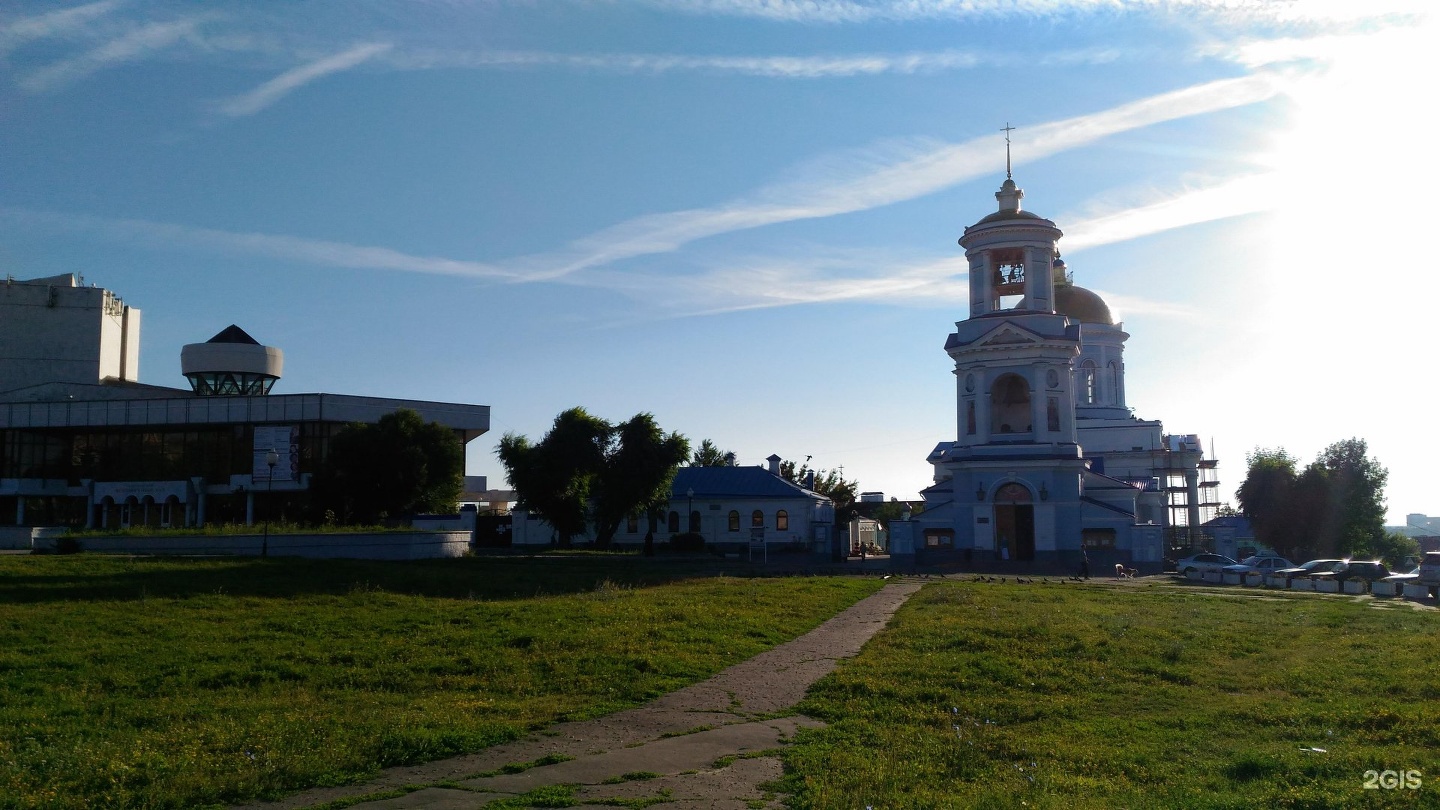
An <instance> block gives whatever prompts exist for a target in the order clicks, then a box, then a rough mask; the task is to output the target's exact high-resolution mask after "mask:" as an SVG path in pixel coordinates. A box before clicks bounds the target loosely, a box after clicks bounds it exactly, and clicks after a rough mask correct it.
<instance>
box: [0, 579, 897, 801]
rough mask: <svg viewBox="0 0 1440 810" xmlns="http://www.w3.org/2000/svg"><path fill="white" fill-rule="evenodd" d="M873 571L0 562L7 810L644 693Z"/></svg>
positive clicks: (403, 744)
mask: <svg viewBox="0 0 1440 810" xmlns="http://www.w3.org/2000/svg"><path fill="white" fill-rule="evenodd" d="M878 587H879V582H878V581H877V580H874V579H871V580H860V579H851V578H832V579H822V578H775V579H740V578H734V577H724V576H715V572H714V567H713V566H712V565H709V564H696V565H690V564H685V563H676V562H649V561H644V560H640V559H638V558H629V559H618V560H617V559H613V558H608V557H601V556H589V557H570V558H565V557H559V558H545V559H536V560H509V559H463V560H437V561H422V562H409V563H376V562H355V561H339V560H332V561H304V560H268V561H264V560H253V559H250V560H239V559H236V560H226V561H185V560H165V559H134V560H131V559H123V558H113V557H97V556H90V555H78V556H61V557H33V556H8V557H0V807H3V808H22V807H23V808H32V807H35V808H81V807H87V808H94V807H104V808H140V807H144V808H192V807H199V806H206V805H218V804H224V803H230V802H238V801H242V800H246V799H251V798H256V797H274V796H278V795H281V794H284V793H286V792H290V791H294V790H297V789H301V788H305V787H310V786H316V785H328V784H340V783H345V782H350V781H355V780H358V779H361V778H363V777H365V776H367V775H371V774H373V773H375V772H376V771H377V770H378V769H379V768H382V767H385V766H389V765H398V764H406V763H416V762H422V761H427V760H432V759H436V758H440V757H444V756H449V755H454V754H459V753H463V752H469V751H475V750H478V749H480V748H483V747H485V746H488V745H492V744H494V743H497V742H501V741H504V740H508V739H513V738H514V737H516V736H518V735H519V734H521V733H522V732H523V731H525V730H527V729H531V728H534V727H537V726H543V725H546V724H549V723H552V722H555V721H557V720H561V719H575V718H583V717H589V716H594V715H598V714H602V713H606V712H610V711H613V710H616V709H619V708H623V707H627V706H633V705H636V704H639V703H642V702H644V701H646V700H648V699H650V698H653V697H655V696H657V695H659V694H662V693H664V692H667V691H670V690H673V689H676V688H678V687H680V686H683V685H685V684H688V683H691V682H694V681H697V680H700V679H703V678H705V677H708V676H709V675H711V674H713V673H715V672H717V671H719V670H720V669H723V668H724V667H726V666H728V665H730V664H732V663H735V662H737V661H740V660H743V659H745V658H748V657H750V656H753V655H755V654H757V653H759V652H760V651H762V650H764V649H766V648H769V647H771V646H773V645H775V644H776V643H779V642H781V641H783V640H786V639H789V638H792V637H794V636H796V635H798V634H800V633H802V632H804V631H806V630H808V629H810V628H811V627H814V626H815V625H817V624H819V623H820V622H821V621H823V620H824V619H827V618H829V617H830V616H832V615H834V614H835V613H837V612H838V611H840V610H841V609H843V608H844V607H846V606H847V605H849V604H851V603H853V602H854V601H856V600H858V599H860V598H862V597H863V596H865V595H868V594H869V593H871V592H873V591H874V590H875V589H876V588H878Z"/></svg>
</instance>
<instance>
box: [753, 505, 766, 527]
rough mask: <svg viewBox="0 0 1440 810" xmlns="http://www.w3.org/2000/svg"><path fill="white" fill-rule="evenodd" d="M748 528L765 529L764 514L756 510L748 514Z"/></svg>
mask: <svg viewBox="0 0 1440 810" xmlns="http://www.w3.org/2000/svg"><path fill="white" fill-rule="evenodd" d="M750 528H752V529H763V528H765V513H764V512H761V511H760V510H759V509H756V510H755V511H754V512H751V513H750Z"/></svg>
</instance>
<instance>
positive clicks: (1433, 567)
mask: <svg viewBox="0 0 1440 810" xmlns="http://www.w3.org/2000/svg"><path fill="white" fill-rule="evenodd" d="M1420 584H1421V585H1429V586H1430V587H1432V588H1434V587H1435V586H1437V585H1440V551H1427V552H1425V557H1424V559H1422V560H1420Z"/></svg>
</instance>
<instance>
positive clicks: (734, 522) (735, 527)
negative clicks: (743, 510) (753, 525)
mask: <svg viewBox="0 0 1440 810" xmlns="http://www.w3.org/2000/svg"><path fill="white" fill-rule="evenodd" d="M725 525H726V528H728V529H729V530H730V531H732V532H738V531H740V513H739V512H738V511H736V510H734V509H731V510H730V517H729V518H728V519H727V521H726V524H725Z"/></svg>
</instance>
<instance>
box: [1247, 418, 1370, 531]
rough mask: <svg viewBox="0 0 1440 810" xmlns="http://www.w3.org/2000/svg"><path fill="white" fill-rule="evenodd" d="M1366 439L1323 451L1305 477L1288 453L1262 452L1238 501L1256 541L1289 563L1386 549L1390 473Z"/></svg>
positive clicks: (1252, 457)
mask: <svg viewBox="0 0 1440 810" xmlns="http://www.w3.org/2000/svg"><path fill="white" fill-rule="evenodd" d="M1367 450H1368V448H1367V447H1366V444H1365V442H1364V441H1363V440H1361V439H1346V440H1345V441H1341V442H1336V443H1334V444H1332V445H1330V446H1329V447H1327V448H1325V450H1324V451H1323V452H1321V453H1320V455H1319V457H1318V458H1316V459H1315V461H1314V462H1312V463H1311V464H1309V465H1308V466H1306V467H1305V469H1304V470H1303V471H1301V472H1299V473H1297V472H1296V469H1295V468H1296V461H1295V459H1294V457H1292V456H1290V455H1289V454H1288V453H1286V452H1285V451H1284V450H1283V449H1279V448H1276V449H1265V448H1256V449H1255V450H1254V451H1253V452H1251V453H1250V454H1249V455H1247V456H1246V461H1247V462H1248V465H1249V468H1248V470H1247V472H1246V476H1245V481H1244V482H1243V483H1242V484H1241V485H1240V488H1239V489H1238V490H1236V492H1235V497H1236V498H1237V499H1238V500H1239V501H1240V507H1241V510H1242V512H1243V514H1244V515H1245V517H1247V518H1249V519H1250V522H1251V524H1252V525H1253V526H1254V528H1255V537H1256V539H1257V540H1260V541H1261V542H1263V543H1265V544H1267V545H1270V546H1272V547H1274V548H1275V549H1276V550H1278V551H1280V552H1281V553H1282V554H1285V555H1286V556H1290V557H1292V558H1297V559H1298V558H1301V557H1307V556H1313V557H1349V556H1351V555H1353V554H1362V553H1366V552H1367V551H1369V550H1370V549H1371V548H1383V547H1385V545H1384V544H1385V540H1384V535H1385V529H1384V520H1385V496H1384V490H1385V482H1386V480H1387V478H1388V476H1389V474H1388V473H1387V471H1386V470H1385V468H1384V467H1382V466H1380V463H1379V462H1378V461H1376V460H1375V459H1373V458H1370V457H1368V456H1367Z"/></svg>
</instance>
